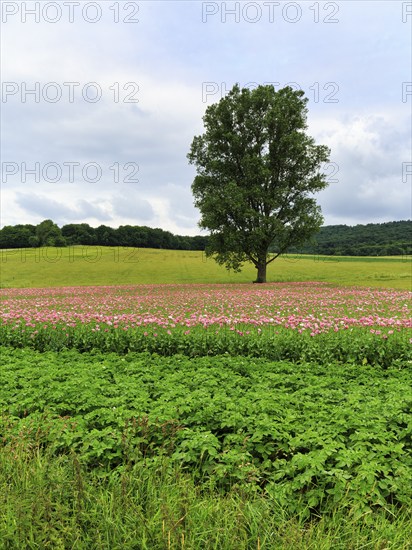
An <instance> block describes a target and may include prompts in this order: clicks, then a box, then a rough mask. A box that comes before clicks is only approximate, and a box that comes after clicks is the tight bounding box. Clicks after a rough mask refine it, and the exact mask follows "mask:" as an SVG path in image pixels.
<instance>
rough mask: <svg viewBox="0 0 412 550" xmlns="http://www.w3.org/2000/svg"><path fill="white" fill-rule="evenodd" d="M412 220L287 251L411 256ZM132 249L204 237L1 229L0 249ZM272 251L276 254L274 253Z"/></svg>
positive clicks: (194, 242)
mask: <svg viewBox="0 0 412 550" xmlns="http://www.w3.org/2000/svg"><path fill="white" fill-rule="evenodd" d="M411 236H412V221H410V220H408V221H397V222H387V223H369V224H367V225H355V226H353V227H351V226H347V225H327V226H324V227H321V229H320V231H319V232H318V234H317V235H316V237H315V238H314V239H313V241H312V242H309V243H307V244H305V245H303V246H301V247H299V248H293V249H292V248H291V249H290V250H289V251H288V252H291V253H301V254H322V255H323V254H325V255H335V256H397V255H402V254H412V240H411ZM71 245H98V246H132V247H137V248H165V249H169V250H204V249H205V248H206V245H207V236H200V235H197V236H195V237H190V236H180V235H174V234H173V233H171V232H170V231H164V230H163V229H160V228H152V227H146V226H138V225H133V226H132V225H121V226H120V227H118V228H117V229H114V228H113V227H109V226H107V225H100V226H99V227H96V228H94V227H91V226H90V225H89V224H87V223H70V224H67V225H63V227H61V228H60V227H58V226H57V224H55V223H54V222H53V221H52V220H44V221H42V222H41V223H39V224H38V225H31V224H23V225H14V226H11V225H7V226H5V227H3V229H1V230H0V248H30V247H40V246H71ZM272 252H274V250H272Z"/></svg>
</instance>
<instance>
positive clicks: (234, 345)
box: [0, 323, 412, 368]
mask: <svg viewBox="0 0 412 550" xmlns="http://www.w3.org/2000/svg"><path fill="white" fill-rule="evenodd" d="M169 332H170V331H168V330H167V327H166V328H162V327H155V328H152V329H148V327H144V326H143V327H139V328H134V329H131V328H129V329H128V330H121V329H116V328H114V327H106V328H105V329H104V330H95V328H94V325H91V324H78V325H75V326H67V324H66V323H57V324H56V325H55V326H54V327H51V326H47V325H46V326H44V325H42V324H39V325H31V324H30V323H29V324H24V323H22V324H20V325H19V326H18V327H15V326H13V325H7V324H3V325H1V326H0V345H3V346H12V347H16V348H23V347H28V348H32V349H35V350H38V351H62V350H67V349H75V350H78V351H80V352H88V351H92V350H99V351H103V352H115V353H119V354H125V353H128V352H130V351H134V352H149V353H156V354H158V355H163V356H171V355H175V354H182V355H186V356H188V357H202V356H216V355H222V354H226V355H229V356H235V357H236V356H239V355H243V356H250V357H265V358H268V359H271V360H274V361H282V360H288V361H296V362H299V361H311V362H314V363H317V364H320V365H328V364H329V363H351V364H365V365H375V366H379V367H382V368H389V367H391V366H394V365H397V366H399V367H402V366H403V367H405V366H407V365H408V364H409V362H410V361H411V360H412V351H411V345H410V336H411V333H410V331H408V330H407V329H405V330H403V331H401V332H395V333H394V334H391V335H390V336H389V337H387V338H383V337H382V336H381V335H375V334H371V333H370V332H369V331H367V330H365V329H364V328H352V329H348V330H347V331H339V332H330V333H325V334H317V335H316V336H315V337H313V336H311V335H310V334H309V333H308V332H303V333H300V334H299V333H297V332H296V331H292V330H290V329H284V328H280V327H277V328H276V330H275V329H274V328H273V327H270V326H269V327H266V328H263V329H256V328H253V327H251V326H250V325H247V324H245V325H242V324H238V326H237V329H236V330H230V329H228V328H226V327H222V328H220V329H219V330H216V328H215V327H209V328H203V327H193V328H192V329H191V330H190V334H187V330H186V327H175V328H174V329H173V332H171V333H170V334H169ZM384 336H386V335H384Z"/></svg>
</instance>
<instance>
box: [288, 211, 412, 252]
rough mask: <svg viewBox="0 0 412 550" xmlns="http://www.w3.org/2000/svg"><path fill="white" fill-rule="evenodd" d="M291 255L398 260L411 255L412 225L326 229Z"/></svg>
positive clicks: (368, 225)
mask: <svg viewBox="0 0 412 550" xmlns="http://www.w3.org/2000/svg"><path fill="white" fill-rule="evenodd" d="M290 252H301V253H302V254H326V255H336V256H397V255H402V254H412V221H411V220H408V221H397V222H387V223H368V224H367V225H355V226H347V225H327V226H324V227H321V229H320V231H319V233H318V234H317V235H316V236H315V237H314V239H313V242H312V243H307V244H306V245H304V246H301V247H300V248H299V249H294V250H290Z"/></svg>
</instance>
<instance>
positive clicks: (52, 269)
mask: <svg viewBox="0 0 412 550" xmlns="http://www.w3.org/2000/svg"><path fill="white" fill-rule="evenodd" d="M0 254H1V263H0V265H1V278H0V284H1V287H2V288H16V287H18V288H23V287H34V288H40V287H49V286H79V285H119V284H124V285H126V284H151V283H153V284H156V283H229V282H233V283H243V282H245V283H246V282H251V281H253V280H254V279H255V276H256V270H255V268H254V266H253V265H251V264H246V265H245V266H244V268H243V270H242V271H241V272H240V273H233V272H229V271H227V270H226V269H225V268H224V267H221V266H219V265H218V264H217V263H216V262H215V261H214V260H213V259H211V258H206V256H205V254H204V252H200V251H184V250H159V249H147V248H140V249H139V248H126V247H102V246H70V247H67V248H48V247H45V248H34V249H16V250H1V251H0ZM268 281H270V282H276V281H278V282H282V281H283V282H288V281H324V282H330V283H333V284H337V285H361V286H371V287H386V288H397V289H407V290H409V289H410V288H411V281H412V259H411V257H410V256H391V257H345V256H339V257H336V256H335V257H334V256H313V255H299V254H290V255H284V256H281V257H279V258H277V259H276V260H275V261H274V262H273V263H271V264H270V265H269V266H268Z"/></svg>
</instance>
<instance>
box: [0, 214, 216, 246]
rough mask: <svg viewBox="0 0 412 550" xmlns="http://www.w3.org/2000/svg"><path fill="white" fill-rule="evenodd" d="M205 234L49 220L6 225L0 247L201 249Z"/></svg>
mask: <svg viewBox="0 0 412 550" xmlns="http://www.w3.org/2000/svg"><path fill="white" fill-rule="evenodd" d="M206 243H207V237H202V236H200V235H197V236H195V237H189V236H183V237H182V236H180V235H173V233H171V232H170V231H164V230H163V229H159V228H152V227H146V226H138V225H136V226H132V225H121V226H120V227H118V228H117V229H114V228H113V227H109V226H107V225H100V226H99V227H96V228H94V227H91V226H90V225H89V224H87V223H70V224H68V225H63V227H62V228H60V227H58V226H57V224H55V223H54V222H53V221H52V220H44V221H42V222H41V223H39V224H38V225H31V224H24V225H14V226H11V225H7V226H5V227H3V229H1V230H0V248H30V247H35V248H36V247H40V246H59V247H61V246H71V245H78V244H81V245H97V246H132V247H137V248H166V249H169V250H204V249H205V246H206Z"/></svg>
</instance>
